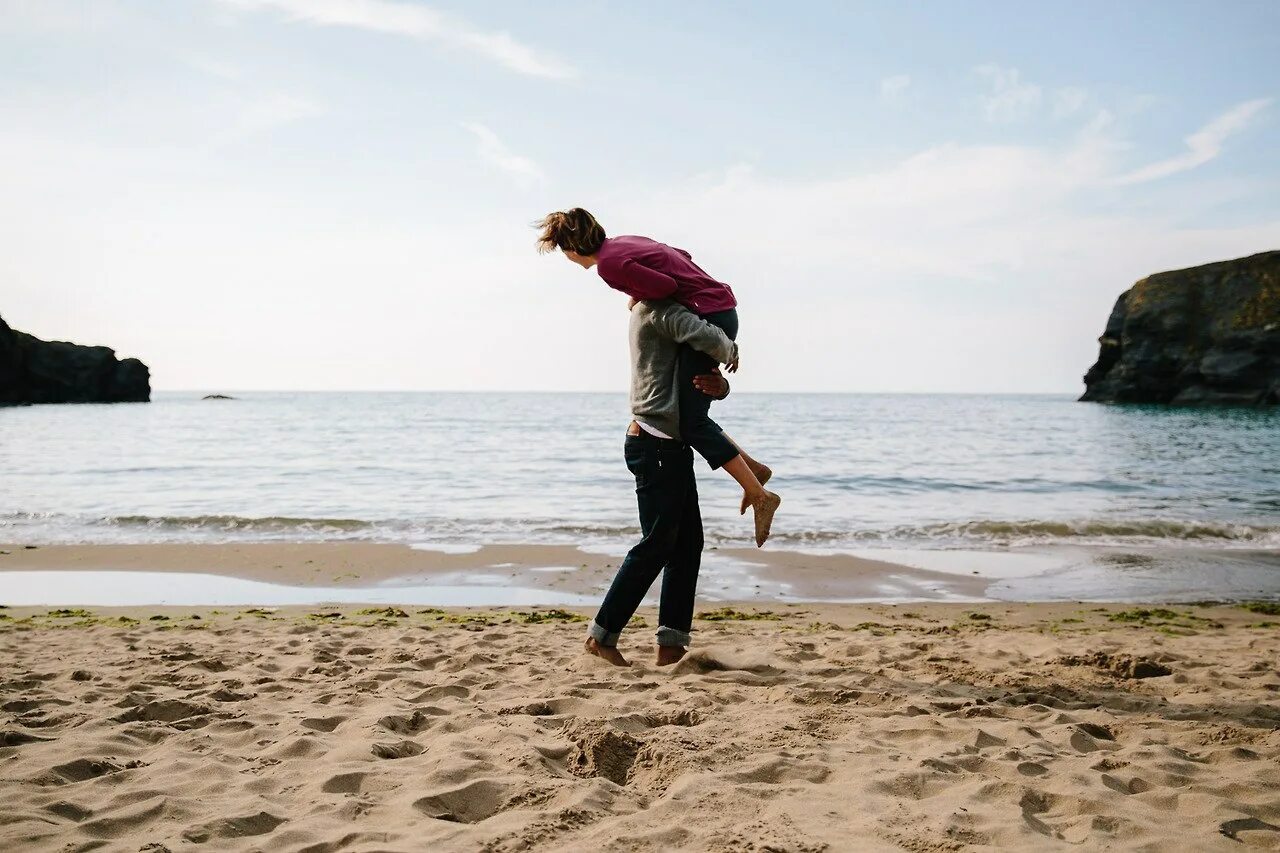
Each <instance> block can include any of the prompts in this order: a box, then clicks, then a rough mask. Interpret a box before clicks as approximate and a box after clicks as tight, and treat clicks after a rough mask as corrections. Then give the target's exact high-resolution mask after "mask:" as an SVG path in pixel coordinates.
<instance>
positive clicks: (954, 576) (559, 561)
mask: <svg viewBox="0 0 1280 853" xmlns="http://www.w3.org/2000/svg"><path fill="white" fill-rule="evenodd" d="M6 551H7V552H8V553H2V552H6ZM621 556H622V554H604V553H600V552H598V551H589V550H583V549H580V548H575V547H571V546H563V545H487V546H485V547H482V548H478V549H476V550H474V551H470V552H466V553H451V552H447V551H433V550H426V549H419V548H412V547H410V546H408V545H396V544H381V543H370V542H322V543H305V544H295V543H247V544H180V545H179V544H174V545H166V544H143V545H106V544H95V545H40V546H38V547H36V548H29V547H27V546H25V545H22V544H8V545H0V580H2V579H3V572H5V571H131V572H194V573H202V574H213V575H223V576H227V577H236V578H243V579H247V580H255V581H262V582H268V583H276V584H287V585H292V586H323V587H347V588H354V587H368V586H372V585H379V584H397V585H414V584H427V583H440V584H449V583H452V584H466V583H507V582H510V583H516V584H517V585H519V586H523V587H529V588H533V589H545V590H548V591H551V590H555V591H560V592H566V593H581V594H596V593H598V592H600V591H601V590H603V589H605V588H607V587H608V584H609V581H610V580H611V579H612V577H613V574H614V572H615V571H616V570H617V567H618V563H619V561H620V559H621ZM556 568H561V569H566V570H567V571H541V570H545V569H556ZM513 579H514V580H513ZM989 583H990V579H989V578H987V579H984V578H982V577H979V576H975V575H972V574H969V573H965V574H958V573H949V572H942V571H933V570H930V569H926V568H916V567H911V566H906V565H901V564H898V563H892V562H887V561H884V560H876V559H868V558H866V557H858V556H852V555H847V554H838V555H822V554H817V555H815V554H804V553H801V552H796V551H781V550H756V549H754V548H753V549H718V550H708V552H707V553H706V556H705V559H704V568H703V571H702V573H701V576H700V581H699V587H700V590H702V591H704V592H707V593H712V594H718V597H721V598H729V597H731V598H735V599H744V598H748V597H751V596H752V595H753V594H759V595H761V596H762V598H763V599H765V600H771V599H774V598H785V597H790V598H792V599H793V600H809V599H828V600H831V599H834V600H857V599H863V600H865V599H877V598H878V599H891V598H912V599H923V600H929V599H933V600H947V599H952V600H954V599H966V600H967V599H974V598H981V597H982V596H983V593H984V590H985V589H986V587H987V585H988V584H989ZM2 600H3V595H2V593H0V601H2ZM193 603H195V602H193Z"/></svg>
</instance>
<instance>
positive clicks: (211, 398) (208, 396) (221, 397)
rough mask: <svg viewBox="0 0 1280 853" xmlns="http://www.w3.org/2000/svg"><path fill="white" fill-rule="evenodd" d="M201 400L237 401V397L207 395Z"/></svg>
mask: <svg viewBox="0 0 1280 853" xmlns="http://www.w3.org/2000/svg"><path fill="white" fill-rule="evenodd" d="M200 399H201V400H236V399H238V398H237V397H228V396H227V395H226V394H205V395H204V396H203V397H201V398H200Z"/></svg>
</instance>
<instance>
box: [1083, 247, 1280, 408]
mask: <svg viewBox="0 0 1280 853" xmlns="http://www.w3.org/2000/svg"><path fill="white" fill-rule="evenodd" d="M1098 341H1099V343H1100V344H1101V349H1100V351H1099V353H1098V361H1097V363H1096V364H1094V365H1093V367H1091V368H1089V372H1088V373H1086V374H1085V377H1084V384H1085V392H1084V396H1082V397H1081V398H1080V399H1081V400H1090V401H1095V402H1104V403H1172V404H1175V405H1200V404H1218V405H1275V404H1280V251H1276V252H1263V253H1262V254H1259V255H1252V256H1251V257H1248V258H1239V259H1237V260H1234V261H1221V262H1219V263H1214V264H1205V265H1204V266H1200V267H1192V268H1190V269H1185V270H1175V271H1173V272H1162V273H1156V274H1155V275H1152V276H1148V277H1147V278H1144V279H1142V280H1141V281H1139V282H1138V283H1137V284H1135V285H1134V286H1133V287H1131V288H1129V289H1128V290H1126V291H1125V292H1124V293H1122V294H1120V298H1119V299H1117V300H1116V305H1115V308H1114V309H1113V310H1112V311H1111V318H1110V319H1109V320H1108V321H1107V328H1106V331H1104V332H1103V333H1102V337H1101V338H1099V339H1098Z"/></svg>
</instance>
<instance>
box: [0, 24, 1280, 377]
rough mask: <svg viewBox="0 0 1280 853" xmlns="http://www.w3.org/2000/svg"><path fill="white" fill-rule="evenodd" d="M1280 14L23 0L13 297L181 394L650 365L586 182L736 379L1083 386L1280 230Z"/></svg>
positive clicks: (6, 132) (31, 314)
mask: <svg viewBox="0 0 1280 853" xmlns="http://www.w3.org/2000/svg"><path fill="white" fill-rule="evenodd" d="M1277 152H1280V3H1276V2H1271V0H1257V2H1246V0H1234V2H1212V3H1211V2H1208V0H1205V2H1200V3H1189V2H1181V0H1161V2H1155V0H1144V1H1143V2H1132V3H1115V2H1114V0H1108V2H1075V3H1071V4H1064V3H1055V4H1047V3H1026V2H971V3H938V2H892V3H890V2H887V0H886V1H885V2H875V3H872V2H805V0H795V2H789V3H785V4H784V3H740V2H735V1H734V0H727V2H712V0H700V2H697V3H689V2H683V0H681V1H680V2H653V0H650V2H645V3H622V2H603V3H602V2H567V0H544V2H539V3H522V2H505V0H487V2H484V3H463V2H422V3H419V2H416V0H0V316H3V317H4V318H5V320H6V321H8V322H9V324H10V325H11V326H13V327H14V328H17V329H21V330H23V331H27V332H31V333H32V334H35V335H37V336H39V337H43V338H47V339H59V340H73V341H76V342H79V343H88V344H105V345H108V346H111V347H112V348H114V349H115V350H116V351H117V353H118V354H119V355H120V356H121V357H126V356H135V357H138V358H141V359H142V360H143V361H145V362H146V363H147V364H148V365H149V366H150V368H151V376H152V385H153V388H155V389H157V390H178V389H198V390H211V391H221V390H250V389H293V390H419V389H421V390H477V391H483V390H584V391H622V390H625V388H626V387H627V371H628V356H627V343H626V328H627V313H626V310H625V297H624V296H622V295H621V294H619V293H617V292H616V291H613V290H611V289H609V288H608V287H607V286H606V285H605V284H604V283H603V281H602V280H601V279H600V278H599V277H598V275H597V274H596V273H595V271H593V270H592V271H587V270H582V269H580V268H579V267H577V266H574V265H573V264H571V263H569V262H568V261H567V260H565V259H564V258H563V257H561V256H560V255H559V254H552V255H545V256H540V255H538V254H537V253H536V250H535V245H534V241H535V237H536V231H535V230H534V229H533V228H532V227H531V223H532V222H533V221H535V220H536V219H538V218H539V217H541V216H542V215H543V214H545V213H547V212H549V211H552V210H560V209H566V208H569V207H573V206H582V207H585V208H587V209H588V210H590V211H592V212H593V213H594V214H595V215H596V217H597V218H598V219H599V220H600V222H601V223H602V224H603V226H604V227H605V229H606V231H608V233H610V234H614V235H616V234H642V235H645V236H648V237H652V238H654V239H656V240H660V241H663V242H666V243H669V244H671V245H674V246H677V247H680V248H684V249H686V250H688V251H689V252H691V253H692V255H693V257H694V259H695V260H696V261H697V262H698V263H699V264H700V265H701V266H702V267H703V268H704V269H706V270H707V271H708V272H709V273H711V274H712V275H713V276H715V277H717V278H719V279H721V280H723V281H726V282H728V283H730V284H731V285H732V286H733V288H734V291H735V292H736V294H737V296H738V299H739V302H740V305H739V317H740V321H741V332H740V334H739V338H738V340H739V344H740V346H741V352H742V370H741V371H740V372H739V374H738V375H737V377H736V378H735V380H734V388H735V391H801V392H809V391H841V392H844V391H853V392H966V393H967V392H983V393H986V392H1000V393H1006V392H1007V393H1021V392H1061V393H1072V392H1079V391H1080V390H1082V385H1081V381H1080V377H1081V375H1082V374H1083V373H1084V371H1085V370H1086V369H1087V368H1088V367H1089V365H1090V364H1091V363H1092V362H1093V360H1094V358H1095V356H1096V353H1097V343H1096V339H1097V337H1098V335H1099V334H1100V333H1101V332H1102V329H1103V326H1104V324H1105V322H1106V319H1107V315H1108V314H1109V313H1110V310H1111V307H1112V304H1113V303H1114V301H1115V298H1116V297H1117V296H1118V295H1119V294H1120V293H1121V292H1122V291H1123V290H1124V289H1125V288H1127V287H1128V286H1129V285H1130V284H1132V283H1133V282H1134V281H1136V280H1137V279H1139V278H1141V277H1143V276H1145V275H1148V274H1150V273H1153V272H1158V271H1161V270H1166V269H1176V268H1181V267H1187V266H1193V265H1196V264H1200V263H1207V262H1210V261H1215V260H1222V259H1226V258H1232V257H1239V256H1243V255H1248V254H1253V253H1256V252H1260V251H1265V250H1269V249H1278V248H1280V156H1278V155H1277Z"/></svg>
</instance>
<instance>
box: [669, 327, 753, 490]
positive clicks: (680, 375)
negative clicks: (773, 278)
mask: <svg viewBox="0 0 1280 853" xmlns="http://www.w3.org/2000/svg"><path fill="white" fill-rule="evenodd" d="M700 316H701V317H702V319H704V320H706V321H707V322H708V323H710V324H712V325H713V326H719V327H720V330H721V331H723V332H724V333H725V334H726V335H728V336H729V340H731V341H732V340H737V337H738V312H737V310H736V309H733V308H730V309H729V310H728V311H716V312H714V313H712V314H702V315H700ZM717 366H718V364H717V362H716V360H715V359H714V358H713V357H711V356H709V355H707V354H706V353H704V352H699V351H698V350H696V349H694V348H693V347H691V346H689V345H688V344H681V345H680V363H679V366H678V368H677V371H676V381H677V382H678V383H679V385H680V437H681V438H683V439H684V440H685V441H687V442H688V443H689V446H690V447H692V448H693V449H694V450H696V451H698V453H699V455H701V456H702V458H703V459H705V460H707V464H708V465H710V466H711V467H712V468H713V469H714V468H719V467H721V466H722V465H724V463H726V462H728V461H729V460H730V459H732V458H733V457H735V456H737V455H738V448H736V447H734V446H733V442H731V441H729V439H728V438H726V437H725V434H724V430H722V429H720V426H719V424H717V423H716V422H715V421H713V420H711V414H710V410H711V401H712V399H713V398H711V397H708V396H707V395H706V394H703V393H702V392H701V391H699V390H698V389H697V388H694V387H693V377H695V376H698V375H699V374H702V373H710V372H711V371H713V370H715V369H716V367H717Z"/></svg>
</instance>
